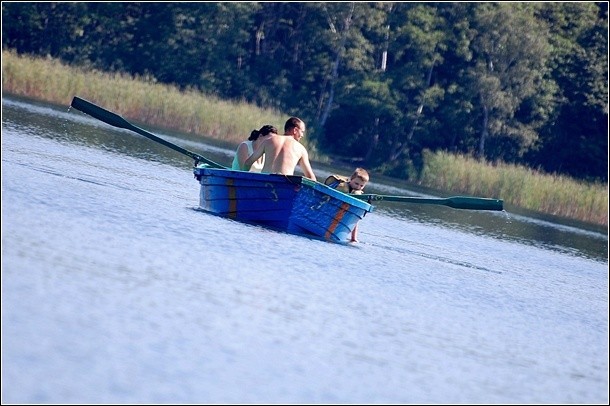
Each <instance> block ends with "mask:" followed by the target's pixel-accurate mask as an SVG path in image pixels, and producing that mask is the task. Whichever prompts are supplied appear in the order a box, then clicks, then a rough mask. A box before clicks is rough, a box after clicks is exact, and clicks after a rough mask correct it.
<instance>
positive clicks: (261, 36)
mask: <svg viewBox="0 0 610 406" xmlns="http://www.w3.org/2000/svg"><path fill="white" fill-rule="evenodd" d="M2 46H3V49H14V50H16V51H17V52H19V53H26V54H32V55H49V56H51V57H54V58H59V59H61V60H63V61H65V62H68V63H70V64H73V65H78V66H81V67H87V68H91V69H98V70H102V71H108V72H125V73H128V74H131V75H137V76H143V77H147V78H149V79H150V80H152V81H158V82H160V83H167V84H174V85H177V86H179V87H180V88H182V89H189V88H192V89H197V90H201V91H204V92H206V93H209V94H214V95H217V96H219V97H222V98H227V99H233V100H244V101H248V102H254V103H256V104H258V105H260V106H264V107H273V108H277V109H280V110H282V111H285V112H287V113H289V114H295V115H298V116H300V117H302V118H303V119H305V120H306V122H307V123H308V127H309V130H310V131H309V132H308V135H309V136H310V137H311V138H312V139H310V141H312V140H313V141H315V143H316V144H317V147H318V148H319V149H320V150H323V151H326V152H329V153H333V154H336V155H338V156H343V157H346V158H349V159H352V160H357V161H359V162H360V163H361V164H363V165H366V166H367V167H369V168H375V169H377V170H378V171H383V172H385V173H387V174H390V175H397V176H401V177H410V178H413V177H415V176H417V175H418V171H419V170H420V169H421V168H422V167H423V166H422V162H423V159H424V157H423V156H422V151H423V150H425V149H429V150H432V151H449V152H456V153H461V154H467V155H471V156H473V157H477V158H481V159H486V160H488V161H492V162H507V163H515V164H522V165H526V166H529V167H533V168H540V169H543V170H546V171H548V172H556V173H561V174H567V175H570V176H574V177H578V178H582V179H597V180H602V181H607V179H608V57H607V55H608V14H607V3H587V2H579V3H559V2H553V3H546V2H541V3H460V2H456V3H349V2H344V3H332V2H331V3H328V2H320V3H315V2H314V3H299V2H290V3H278V2H273V3H239V2H237V3H224V2H219V3H133V2H118V3H117V2H111V3H85V2H71V3H64V2H58V3H47V2H41V3H26V2H24V3H7V2H3V3H2ZM262 124H264V123H252V127H257V126H258V125H262Z"/></svg>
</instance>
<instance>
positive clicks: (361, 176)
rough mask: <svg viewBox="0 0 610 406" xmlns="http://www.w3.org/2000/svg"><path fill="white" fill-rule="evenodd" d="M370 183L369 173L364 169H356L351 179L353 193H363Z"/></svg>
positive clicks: (350, 184)
mask: <svg viewBox="0 0 610 406" xmlns="http://www.w3.org/2000/svg"><path fill="white" fill-rule="evenodd" d="M368 181H369V173H368V172H367V171H366V170H364V169H362V168H356V170H355V171H354V173H352V176H350V178H349V186H350V188H351V189H352V193H362V190H363V189H364V187H365V186H366V184H367V183H368Z"/></svg>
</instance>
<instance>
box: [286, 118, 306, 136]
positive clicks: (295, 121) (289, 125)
mask: <svg viewBox="0 0 610 406" xmlns="http://www.w3.org/2000/svg"><path fill="white" fill-rule="evenodd" d="M302 122H303V120H301V119H300V118H298V117H290V118H289V119H288V120H286V124H284V132H286V133H287V132H288V131H290V130H292V129H293V128H296V127H298V126H299V124H301V123H302Z"/></svg>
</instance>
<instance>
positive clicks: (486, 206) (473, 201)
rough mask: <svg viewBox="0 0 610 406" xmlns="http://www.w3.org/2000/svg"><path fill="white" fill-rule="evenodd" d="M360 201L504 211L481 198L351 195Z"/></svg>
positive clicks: (497, 203) (494, 202) (499, 202)
mask: <svg viewBox="0 0 610 406" xmlns="http://www.w3.org/2000/svg"><path fill="white" fill-rule="evenodd" d="M352 196H353V197H356V198H358V199H361V200H366V201H369V202H372V201H381V200H385V201H389V202H404V203H418V204H437V205H441V206H448V207H452V208H454V209H466V210H495V211H502V210H504V202H503V201H502V200H500V199H488V198H482V197H468V196H454V197H447V198H425V197H410V196H388V195H376V194H362V195H352Z"/></svg>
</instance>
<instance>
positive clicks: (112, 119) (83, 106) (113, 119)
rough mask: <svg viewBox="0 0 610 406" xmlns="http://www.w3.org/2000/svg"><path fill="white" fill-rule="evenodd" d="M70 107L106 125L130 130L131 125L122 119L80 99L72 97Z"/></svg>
mask: <svg viewBox="0 0 610 406" xmlns="http://www.w3.org/2000/svg"><path fill="white" fill-rule="evenodd" d="M70 106H72V107H74V108H75V109H76V110H79V111H82V112H83V113H85V114H89V115H90V116H91V117H94V118H97V119H98V120H101V121H103V122H105V123H107V124H110V125H112V126H115V127H118V128H127V129H132V127H133V126H132V124H130V123H129V122H128V121H127V120H125V119H124V118H123V117H121V116H119V115H118V114H115V113H112V112H110V111H108V110H105V109H103V108H101V107H99V106H96V105H95V104H93V103H91V102H89V101H87V100H85V99H81V98H80V97H77V96H74V98H73V99H72V103H71V104H70Z"/></svg>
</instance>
